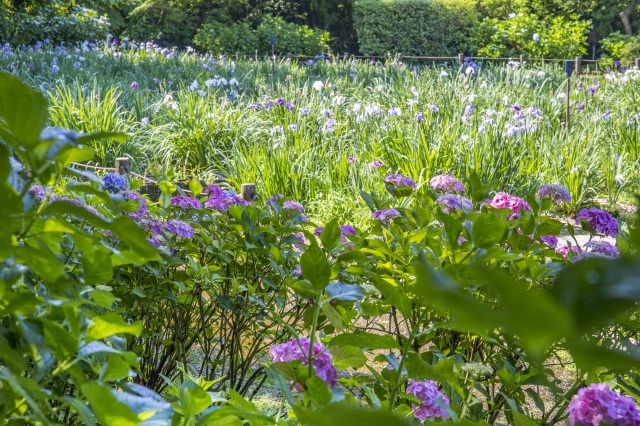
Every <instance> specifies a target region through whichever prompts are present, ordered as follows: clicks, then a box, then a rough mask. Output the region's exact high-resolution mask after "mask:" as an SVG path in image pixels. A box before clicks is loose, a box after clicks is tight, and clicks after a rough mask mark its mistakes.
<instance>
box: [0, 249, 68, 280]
mask: <svg viewBox="0 0 640 426" xmlns="http://www.w3.org/2000/svg"><path fill="white" fill-rule="evenodd" d="M11 256H13V257H14V260H13V261H14V262H16V263H22V264H25V265H27V266H29V267H30V268H31V269H32V270H33V272H35V273H36V275H38V276H40V277H41V278H43V279H44V280H47V281H56V280H57V279H58V278H60V277H61V276H62V272H63V271H64V265H63V264H62V262H60V260H58V258H57V257H56V256H55V254H54V253H53V252H51V251H50V250H47V249H46V247H40V248H39V249H35V248H33V247H29V246H17V247H10V248H6V249H2V250H0V260H4V259H7V258H9V257H11Z"/></svg>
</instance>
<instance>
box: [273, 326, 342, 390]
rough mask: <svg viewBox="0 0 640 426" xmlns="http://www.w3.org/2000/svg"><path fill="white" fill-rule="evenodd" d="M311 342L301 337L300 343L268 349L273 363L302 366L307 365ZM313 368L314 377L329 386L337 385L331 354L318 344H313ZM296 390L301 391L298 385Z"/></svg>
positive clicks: (292, 342)
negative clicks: (288, 363)
mask: <svg viewBox="0 0 640 426" xmlns="http://www.w3.org/2000/svg"><path fill="white" fill-rule="evenodd" d="M310 345H311V342H310V341H309V339H308V338H306V337H301V338H300V341H299V342H298V341H297V340H295V339H293V340H290V341H288V342H285V343H281V344H279V345H274V346H272V347H271V349H269V352H270V353H271V357H272V360H273V362H289V361H302V365H309V346H310ZM312 355H313V358H314V359H313V366H314V367H315V369H316V375H317V376H318V377H320V378H321V379H322V380H324V382H325V383H326V384H328V385H329V386H332V387H333V386H337V385H338V373H337V371H336V369H335V367H334V366H333V365H332V364H331V354H330V353H329V351H328V350H327V348H325V347H324V345H323V344H322V343H320V342H315V343H314V344H313V354H312ZM295 389H296V390H299V391H300V390H302V387H301V386H300V384H296V386H295Z"/></svg>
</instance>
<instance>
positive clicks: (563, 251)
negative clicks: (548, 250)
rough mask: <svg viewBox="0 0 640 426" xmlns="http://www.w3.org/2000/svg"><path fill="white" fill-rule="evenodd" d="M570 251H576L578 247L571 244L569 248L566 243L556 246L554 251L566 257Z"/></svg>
mask: <svg viewBox="0 0 640 426" xmlns="http://www.w3.org/2000/svg"><path fill="white" fill-rule="evenodd" d="M570 251H571V252H573V253H578V247H576V246H571V248H569V246H568V245H566V244H565V245H563V246H560V247H556V253H558V254H561V255H562V256H563V257H567V256H568V255H569V252H570Z"/></svg>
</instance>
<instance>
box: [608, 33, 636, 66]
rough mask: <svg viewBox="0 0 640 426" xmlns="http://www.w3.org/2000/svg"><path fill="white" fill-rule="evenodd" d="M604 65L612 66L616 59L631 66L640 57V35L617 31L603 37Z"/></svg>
mask: <svg viewBox="0 0 640 426" xmlns="http://www.w3.org/2000/svg"><path fill="white" fill-rule="evenodd" d="M602 50H603V51H604V54H603V56H602V62H601V63H602V65H605V66H612V65H613V62H614V61H619V62H620V64H622V65H625V66H629V65H633V64H634V63H635V58H639V57H640V36H629V35H625V34H620V32H615V33H613V34H610V35H609V36H608V37H606V38H604V39H602Z"/></svg>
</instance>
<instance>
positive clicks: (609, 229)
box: [576, 207, 619, 237]
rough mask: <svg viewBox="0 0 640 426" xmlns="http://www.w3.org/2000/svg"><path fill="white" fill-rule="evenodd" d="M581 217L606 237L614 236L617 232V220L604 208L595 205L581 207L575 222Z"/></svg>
mask: <svg viewBox="0 0 640 426" xmlns="http://www.w3.org/2000/svg"><path fill="white" fill-rule="evenodd" d="M582 219H584V220H585V221H587V222H588V223H589V225H591V227H592V228H593V229H595V230H596V231H598V232H600V233H602V234H604V235H606V236H608V237H615V236H616V235H618V233H619V229H618V222H616V220H615V219H614V218H613V216H611V214H610V213H609V212H606V211H604V210H600V209H597V208H595V207H591V208H589V209H582V210H580V211H579V212H578V214H577V215H576V222H580V221H581V220H582Z"/></svg>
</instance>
